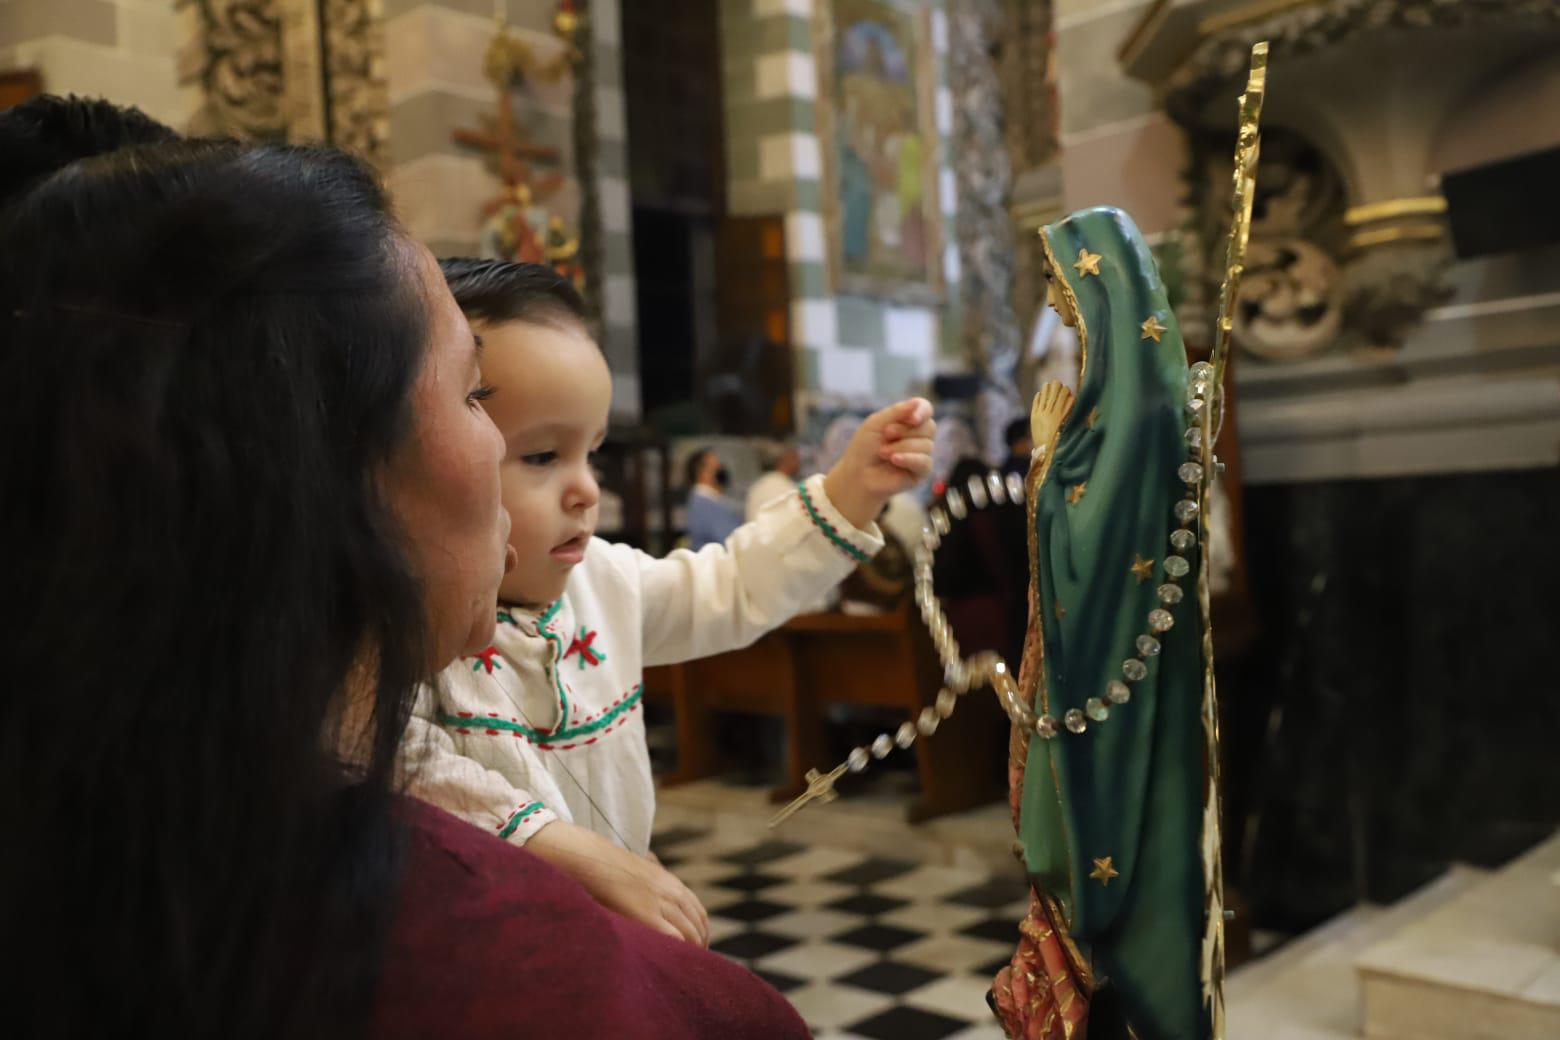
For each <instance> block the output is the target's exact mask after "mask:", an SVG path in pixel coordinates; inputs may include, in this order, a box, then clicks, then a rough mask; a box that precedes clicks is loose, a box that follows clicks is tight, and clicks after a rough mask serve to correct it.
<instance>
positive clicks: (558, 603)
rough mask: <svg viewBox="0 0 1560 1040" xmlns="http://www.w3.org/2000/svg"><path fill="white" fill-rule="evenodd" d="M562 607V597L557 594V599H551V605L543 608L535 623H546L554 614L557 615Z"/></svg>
mask: <svg viewBox="0 0 1560 1040" xmlns="http://www.w3.org/2000/svg"><path fill="white" fill-rule="evenodd" d="M562 609H563V597H562V596H559V597H558V598H557V599H555V600H553V602H552V606H550V607H548V608H547V609H546V610H544V611H543V612H542V616H541V617H539V618H537V619H536V623H537V624H538V625H545V624H547V622H549V621H551V620H552V619H553V618H554V616H556V615H557V613H558V611H560V610H562Z"/></svg>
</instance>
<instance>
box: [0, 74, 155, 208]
mask: <svg viewBox="0 0 1560 1040" xmlns="http://www.w3.org/2000/svg"><path fill="white" fill-rule="evenodd" d="M178 138H179V135H178V134H177V133H175V132H174V131H173V129H172V128H170V127H167V126H164V125H163V124H162V123H159V122H158V121H157V120H155V119H153V118H152V117H151V116H149V115H147V114H146V113H145V112H142V111H141V110H140V109H138V108H122V107H120V106H119V105H115V104H111V103H110V102H107V101H103V100H100V99H95V98H81V97H56V96H55V95H52V94H42V95H40V96H38V97H35V98H32V99H31V100H28V101H24V102H22V103H21V104H20V105H17V106H16V107H15V108H10V109H7V110H6V111H5V112H4V113H0V155H4V156H5V162H4V163H3V164H0V205H4V204H6V203H8V202H12V201H15V200H17V199H19V198H21V196H22V195H24V194H25V193H26V192H27V191H28V190H29V189H30V188H32V187H33V186H34V185H36V184H37V183H38V182H40V181H42V180H43V179H45V178H46V177H48V176H49V175H51V174H53V173H54V172H55V171H57V170H60V169H63V168H64V167H66V166H68V165H70V164H71V163H72V162H75V161H76V160H77V159H86V158H89V157H91V156H94V155H102V154H104V153H106V152H114V151H118V150H119V149H121V148H128V147H131V146H133V145H154V144H165V143H167V142H169V141H176V140H178Z"/></svg>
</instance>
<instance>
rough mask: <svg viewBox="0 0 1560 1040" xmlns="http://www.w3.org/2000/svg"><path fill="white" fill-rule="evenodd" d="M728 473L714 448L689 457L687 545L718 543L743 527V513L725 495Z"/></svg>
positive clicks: (697, 549)
mask: <svg viewBox="0 0 1560 1040" xmlns="http://www.w3.org/2000/svg"><path fill="white" fill-rule="evenodd" d="M730 483H731V475H730V474H729V473H728V472H727V471H726V467H725V465H724V464H723V463H722V462H721V461H720V456H719V455H717V454H715V449H714V448H701V449H700V450H698V451H695V452H694V453H693V454H692V455H690V456H688V548H690V549H692V550H693V551H694V552H698V551H699V550H700V549H702V548H704V547H705V546H706V545H712V544H713V545H719V544H720V543H722V542H724V541H725V540H726V539H727V538H729V537H731V532H733V531H735V530H736V529H737V528H739V527H741V526H742V514H741V513H739V512H738V511H737V507H736V506H735V505H733V504H732V502H731V500H730V499H728V498H727V497H726V486H727V485H728V484H730Z"/></svg>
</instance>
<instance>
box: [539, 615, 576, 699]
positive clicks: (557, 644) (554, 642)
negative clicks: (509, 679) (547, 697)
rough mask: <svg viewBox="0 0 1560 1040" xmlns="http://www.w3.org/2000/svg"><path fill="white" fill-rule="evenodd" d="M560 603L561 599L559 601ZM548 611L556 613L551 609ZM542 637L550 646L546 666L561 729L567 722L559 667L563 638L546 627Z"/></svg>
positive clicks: (561, 660)
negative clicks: (556, 699) (551, 677)
mask: <svg viewBox="0 0 1560 1040" xmlns="http://www.w3.org/2000/svg"><path fill="white" fill-rule="evenodd" d="M559 602H560V603H561V602H562V600H560V601H559ZM550 613H556V611H552V612H550ZM537 631H539V632H541V634H542V638H543V639H546V640H547V643H548V645H549V646H551V647H552V652H553V657H552V663H551V664H550V665H548V668H549V669H550V670H551V671H552V676H553V689H555V690H556V691H557V692H558V727H559V728H560V729H561V728H563V727H564V726H567V725H568V724H569V695H568V693H566V692H565V691H564V688H563V669H562V668H560V667H559V665H561V664H562V663H563V639H562V637H560V636H558V635H555V634H554V633H553V632H551V631H549V630H548V629H546V628H540V629H538V630H537Z"/></svg>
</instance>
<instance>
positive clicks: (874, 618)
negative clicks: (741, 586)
mask: <svg viewBox="0 0 1560 1040" xmlns="http://www.w3.org/2000/svg"><path fill="white" fill-rule="evenodd" d="M941 677H942V669H941V667H940V665H939V664H938V663H937V658H936V654H935V652H934V651H933V649H932V645H931V640H930V638H928V636H927V635H926V632H925V630H924V628H923V627H922V626H921V623H920V620H919V619H918V618H917V617H916V616H915V615H914V614H913V613H912V608H911V606H910V604H909V603H908V602H906V603H904V604H902V605H901V606H900V607H899V608H898V609H896V610H894V611H891V612H889V613H886V614H875V615H869V616H855V615H849V614H840V613H828V614H806V615H803V616H801V617H798V618H794V619H792V620H791V621H789V622H787V623H786V624H785V625H784V626H782V627H781V628H780V629H778V630H776V631H774V632H771V633H770V634H769V635H767V636H765V637H764V638H763V639H760V640H759V641H758V642H757V643H755V644H753V645H752V646H750V647H748V648H746V649H744V650H737V651H733V652H731V653H727V654H720V655H718V656H716V657H710V658H705V659H703V660H699V661H692V662H688V663H687V664H682V665H673V666H670V667H666V668H654V669H647V670H646V673H645V686H646V690H647V691H648V693H649V695H650V696H651V697H653V698H654V697H657V696H659V697H662V698H665V699H669V700H670V701H671V703H672V706H673V709H674V711H675V712H676V715H677V746H678V756H679V762H678V768H677V770H676V771H675V772H673V773H672V774H670V775H668V776H667V777H666V778H665V779H664V780H663V782H664V783H667V784H676V783H682V782H686V781H688V780H693V779H698V778H700V777H704V776H709V775H710V774H711V773H712V772H713V771H714V769H715V766H716V756H715V753H714V752H715V749H714V746H713V733H712V727H711V724H710V713H711V712H712V711H723V710H724V711H747V712H755V713H759V714H765V715H775V716H779V717H780V718H781V719H782V720H783V721H784V723H785V727H786V736H787V742H786V743H787V748H786V781H785V783H784V784H783V785H782V786H781V787H780V788H777V789H776V790H774V791H772V792H771V797H772V798H773V799H775V800H777V801H781V800H786V799H789V798H792V797H794V796H795V795H796V794H798V793H800V791H801V790H802V789H803V788H804V787H805V786H806V783H805V780H804V779H803V778H804V775H805V773H806V771H807V770H808V769H813V768H817V769H828V768H832V767H833V766H834V765H835V762H834V761H833V760H832V759H831V758H829V756H828V744H827V741H826V740H825V739H824V730H823V709H824V707H825V706H826V705H828V704H857V705H863V706H871V707H878V708H888V709H892V710H894V711H896V712H897V713H898V715H899V718H900V719H901V720H910V721H914V719H915V718H916V716H917V715H919V714H920V711H921V709H922V708H923V707H925V706H927V705H929V704H931V703H933V701H934V700H935V698H936V696H937V691H938V690H939V689H940V684H941ZM893 725H894V726H897V725H898V723H897V722H895V723H894V724H893ZM1006 741H1007V719H1006V716H1004V715H1003V714H1002V712H1001V710H1000V708H999V707H998V706H997V703H996V699H995V697H994V696H993V695H992V694H991V692H990V691H989V690H978V691H974V692H972V693H970V694H968V695H967V696H966V697H964V698H963V702H962V703H961V705H960V710H959V711H958V712H956V713H955V714H954V716H953V718H951V719H947V720H944V721H943V723H942V724H941V726H940V727H939V728H938V731H937V734H936V735H935V736H934V737H933V738H932V739H930V740H927V739H926V738H924V737H918V738H917V740H916V744H915V749H916V750H915V754H916V766H917V770H918V773H919V778H920V782H921V792H920V794H919V795H918V796H917V797H916V799H915V800H914V801H913V802H912V803H911V805H910V806H909V809H908V816H909V819H910V820H911V821H912V822H917V821H920V820H924V819H928V818H930V817H933V816H939V815H942V814H944V813H950V812H958V811H960V810H963V809H969V808H973V807H975V806H977V805H983V804H985V803H987V802H990V801H993V800H996V799H999V798H1001V797H1002V794H1003V791H1004V785H1005V783H1006V780H1005V777H1006V753H1007V752H1006V747H1007V744H1006ZM844 790H845V791H846V792H847V793H848V792H849V786H848V784H847V785H846V786H845V787H844Z"/></svg>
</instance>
